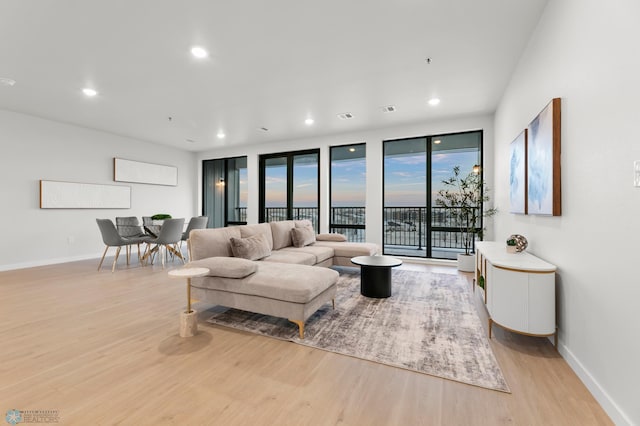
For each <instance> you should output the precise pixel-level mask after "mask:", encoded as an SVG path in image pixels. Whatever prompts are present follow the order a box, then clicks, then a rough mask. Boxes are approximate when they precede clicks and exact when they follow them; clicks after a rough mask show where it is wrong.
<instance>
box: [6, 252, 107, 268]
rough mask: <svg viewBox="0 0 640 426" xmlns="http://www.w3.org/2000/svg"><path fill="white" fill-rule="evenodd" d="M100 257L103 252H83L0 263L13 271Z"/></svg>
mask: <svg viewBox="0 0 640 426" xmlns="http://www.w3.org/2000/svg"><path fill="white" fill-rule="evenodd" d="M100 257H102V253H96V254H83V255H79V256H71V257H58V258H55V259H42V260H34V261H30V262H21V263H14V264H11V265H0V271H12V270H14V269H25V268H34V267H36V266H46V265H55V264H58V263H68V262H76V261H78V260H87V259H100ZM96 267H97V266H96Z"/></svg>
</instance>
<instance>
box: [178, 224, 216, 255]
mask: <svg viewBox="0 0 640 426" xmlns="http://www.w3.org/2000/svg"><path fill="white" fill-rule="evenodd" d="M208 222H209V218H208V217H207V216H195V217H192V218H191V220H189V224H188V225H187V229H186V230H185V231H184V232H183V233H182V238H181V239H180V252H181V253H182V242H183V241H187V240H188V239H189V232H191V230H193V229H204V228H206V227H207V223H208ZM187 252H188V251H187Z"/></svg>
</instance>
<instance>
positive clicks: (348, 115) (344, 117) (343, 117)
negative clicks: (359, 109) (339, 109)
mask: <svg viewBox="0 0 640 426" xmlns="http://www.w3.org/2000/svg"><path fill="white" fill-rule="evenodd" d="M338 118H339V119H340V120H351V119H352V118H353V114H351V113H350V112H343V113H340V114H338Z"/></svg>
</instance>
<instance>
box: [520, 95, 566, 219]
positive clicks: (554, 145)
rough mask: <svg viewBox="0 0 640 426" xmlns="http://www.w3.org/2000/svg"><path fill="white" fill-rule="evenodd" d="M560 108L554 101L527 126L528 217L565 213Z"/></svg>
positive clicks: (558, 103) (559, 102) (555, 99)
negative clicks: (563, 207)
mask: <svg viewBox="0 0 640 426" xmlns="http://www.w3.org/2000/svg"><path fill="white" fill-rule="evenodd" d="M560 107H561V100H560V98H554V99H553V100H552V101H551V102H549V104H547V106H545V107H544V109H543V110H542V111H541V112H540V113H539V114H538V115H537V116H536V118H534V119H533V121H532V122H531V123H529V126H528V127H527V213H528V214H537V215H549V216H560V215H561V214H562V205H561V199H562V197H561V195H562V194H561V179H560V154H561V149H560V131H561V125H560V120H561V114H560Z"/></svg>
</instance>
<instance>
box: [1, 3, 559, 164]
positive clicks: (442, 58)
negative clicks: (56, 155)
mask: <svg viewBox="0 0 640 426" xmlns="http://www.w3.org/2000/svg"><path fill="white" fill-rule="evenodd" d="M546 2H547V0H525V1H521V0H482V1H478V0H387V1H378V0H319V1H315V2H311V1H306V0H235V1H232V0H226V1H222V0H220V1H213V0H197V1H196V0H184V1H168V0H162V1H159V0H110V1H105V0H75V1H72V0H0V77H6V78H11V79H14V80H16V84H15V85H14V86H13V87H9V86H3V85H0V108H3V109H7V110H11V111H17V112H23V113H26V114H31V115H35V116H39V117H44V118H48V119H52V120H58V121H62V122H66V123H72V124H76V125H79V126H84V127H88V128H94V129H99V130H105V131H108V132H112V133H116V134H120V135H125V136H129V137H133V138H137V139H141V140H146V141H151V142H156V143H161V144H166V145H171V146H175V147H179V148H181V149H186V150H192V151H199V150H205V149H212V148H215V147H217V146H228V145H234V144H245V143H262V142H267V141H273V140H283V139H295V138H303V137H310V136H318V135H324V134H332V133H340V132H347V131H356V130H360V129H365V128H377V127H387V126H392V125H398V124H406V123H412V122H418V121H427V120H434V119H438V120H439V119H443V118H447V117H452V116H460V115H469V114H479V113H491V112H493V111H494V110H495V108H496V106H497V103H498V101H499V99H500V96H501V95H502V92H503V91H504V89H505V87H506V85H507V83H508V79H509V76H510V75H511V72H512V70H513V68H514V67H515V65H516V63H517V61H518V58H519V56H520V52H521V51H522V50H523V48H524V47H525V45H526V42H527V40H528V38H529V36H530V34H531V32H532V30H533V28H534V27H535V25H536V23H537V22H538V19H539V17H540V14H541V13H542V10H543V8H544V6H545V4H546ZM193 45H200V46H203V47H205V48H206V49H208V50H209V52H210V57H209V58H207V59H205V60H196V59H195V58H193V57H192V56H191V54H190V52H189V49H190V47H191V46H193ZM427 57H431V58H432V60H433V62H432V64H431V65H428V64H427V63H426V61H425V58H427ZM88 86H90V87H94V88H95V89H96V90H98V91H99V95H98V96H97V97H95V98H87V97H85V96H84V95H83V94H82V92H81V89H82V88H83V87H88ZM432 97H438V98H440V99H441V103H440V105H439V106H437V107H431V106H429V105H428V104H427V100H428V99H430V98H432ZM388 104H393V105H395V106H396V108H397V112H395V113H391V114H384V113H383V112H382V110H381V107H382V106H384V105H388ZM343 112H351V113H353V114H354V116H355V117H354V118H353V119H352V120H347V121H343V120H339V119H338V118H337V117H336V114H338V113H343ZM168 117H172V120H171V121H169V119H168ZM307 117H313V118H314V119H315V123H314V124H313V125H312V126H307V125H305V124H304V120H305V118H307ZM259 127H266V128H268V129H269V131H268V132H266V133H265V132H261V131H259V130H258V128H259ZM219 130H222V131H224V133H225V134H226V138H225V139H224V140H219V139H218V138H217V137H216V134H217V133H218V131H219ZM187 139H192V140H194V141H195V142H193V143H189V142H186V140H187Z"/></svg>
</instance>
